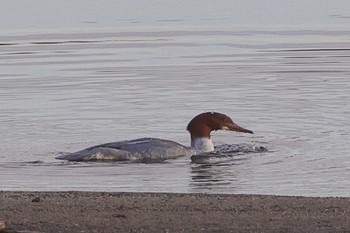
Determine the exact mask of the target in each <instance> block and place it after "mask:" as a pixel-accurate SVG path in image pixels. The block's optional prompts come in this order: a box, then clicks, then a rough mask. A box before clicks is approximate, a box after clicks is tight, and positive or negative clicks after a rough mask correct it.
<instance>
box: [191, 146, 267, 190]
mask: <svg viewBox="0 0 350 233" xmlns="http://www.w3.org/2000/svg"><path fill="white" fill-rule="evenodd" d="M264 152H267V149H266V148H265V147H256V146H252V145H246V144H244V145H227V144H225V145H221V146H220V147H216V148H215V151H214V152H209V153H204V154H198V155H193V156H192V157H191V160H192V166H191V178H192V179H191V182H190V187H192V188H193V189H194V190H193V191H198V190H199V189H200V190H201V191H203V190H206V191H210V190H212V189H214V188H215V189H216V190H220V192H222V191H223V189H232V188H234V185H232V183H234V182H235V181H237V180H238V178H237V175H238V174H239V170H240V167H241V166H240V165H242V164H244V163H247V162H248V161H249V159H250V158H251V156H252V155H254V153H255V154H256V153H264ZM230 191H231V192H232V190H230Z"/></svg>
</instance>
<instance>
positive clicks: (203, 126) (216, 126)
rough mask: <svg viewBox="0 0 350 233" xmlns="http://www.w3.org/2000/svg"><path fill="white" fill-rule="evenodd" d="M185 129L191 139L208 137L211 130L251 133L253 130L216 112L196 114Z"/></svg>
mask: <svg viewBox="0 0 350 233" xmlns="http://www.w3.org/2000/svg"><path fill="white" fill-rule="evenodd" d="M187 130H188V131H189V132H190V134H191V139H192V140H193V139H194V138H210V132H211V131H213V130H230V131H237V132H243V133H251V134H253V131H251V130H249V129H245V128H242V127H240V126H239V125H237V124H236V123H234V122H233V121H232V119H231V118H230V117H228V116H226V115H225V114H222V113H218V112H205V113H201V114H199V115H197V116H196V117H195V118H193V119H192V120H191V121H190V123H188V125H187Z"/></svg>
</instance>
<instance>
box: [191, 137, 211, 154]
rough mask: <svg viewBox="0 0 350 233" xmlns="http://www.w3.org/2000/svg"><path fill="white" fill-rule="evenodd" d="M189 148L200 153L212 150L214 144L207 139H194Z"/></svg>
mask: <svg viewBox="0 0 350 233" xmlns="http://www.w3.org/2000/svg"><path fill="white" fill-rule="evenodd" d="M191 147H192V148H193V149H195V150H196V151H197V152H200V153H203V152H210V151H213V150H214V144H213V142H212V141H211V139H209V138H195V139H193V140H192V141H191Z"/></svg>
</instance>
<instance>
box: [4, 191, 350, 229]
mask: <svg viewBox="0 0 350 233" xmlns="http://www.w3.org/2000/svg"><path fill="white" fill-rule="evenodd" d="M0 221H5V222H6V226H8V227H10V228H12V229H14V230H16V231H34V232H350V199H349V198H310V197H283V196H262V195H210V194H166V193H160V194H159V193H91V192H0ZM0 232H1V231H0Z"/></svg>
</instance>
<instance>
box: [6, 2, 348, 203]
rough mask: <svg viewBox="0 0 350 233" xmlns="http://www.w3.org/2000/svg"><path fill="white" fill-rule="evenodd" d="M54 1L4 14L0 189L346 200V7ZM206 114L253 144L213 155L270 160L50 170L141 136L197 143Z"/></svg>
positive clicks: (232, 139) (223, 135)
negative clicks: (222, 117)
mask: <svg viewBox="0 0 350 233" xmlns="http://www.w3.org/2000/svg"><path fill="white" fill-rule="evenodd" d="M49 2H50V1H25V2H22V1H21V2H20V3H19V2H16V1H5V2H4V3H3V5H2V8H1V9H0V13H1V14H0V15H1V16H0V29H1V34H0V135H1V140H0V189H1V190H31V191H42V190H48V191H57V190H86V191H116V192H129V191H132V192H141V191H145V192H206V193H249V194H282V195H304V196H347V197H349V196H350V195H349V194H350V162H349V161H350V160H349V156H350V146H349V141H350V126H349V116H350V114H349V113H350V107H349V103H350V80H349V75H350V26H349V25H350V12H349V9H350V6H349V5H350V4H349V3H348V2H347V1H337V4H334V5H332V6H329V4H326V2H323V1H305V2H304V1H301V0H299V1H296V2H294V3H293V4H291V5H288V6H285V5H283V3H280V1H271V2H270V3H266V4H270V5H266V4H265V5H262V4H261V3H260V2H259V1H255V3H256V4H255V5H254V4H252V2H254V1H252V2H250V3H243V2H240V4H238V3H236V4H235V3H232V2H231V1H223V2H221V3H220V4H219V3H218V2H216V1H215V2H206V4H202V3H201V2H200V1H196V0H192V1H188V2H187V3H186V4H180V3H175V2H166V1H147V2H139V1H137V3H136V2H134V1H125V2H124V1H115V2H114V1H106V2H104V4H100V5H97V3H94V2H90V1H74V3H71V2H70V1H62V2H60V3H54V4H53V3H49ZM306 2H307V4H306ZM17 3H18V4H17ZM78 3H79V4H78ZM249 4H252V5H249ZM305 4H306V5H308V6H307V7H306V6H305ZM308 7H312V9H313V10H312V11H311V10H308V9H309V8H308ZM78 9H79V10H78ZM262 9H263V10H262ZM194 10H195V11H194ZM193 12H195V13H193ZM203 111H218V112H222V113H225V114H227V115H229V116H231V117H232V118H233V120H234V121H235V122H236V123H238V124H239V125H241V126H243V127H245V128H249V129H251V130H253V131H254V132H255V136H254V137H252V136H250V135H246V134H239V133H232V132H220V131H218V132H214V133H213V135H212V136H213V141H214V144H217V145H219V144H240V143H247V144H253V143H254V142H255V143H256V145H258V146H264V147H267V148H268V149H269V152H266V153H246V154H237V155H235V156H233V157H229V158H223V159H221V160H220V159H219V160H218V161H216V162H215V163H211V164H194V163H191V161H190V159H189V158H181V159H177V160H173V161H168V162H164V163H153V164H142V163H116V162H114V163H69V162H65V161H59V160H55V159H54V158H55V157H56V156H58V155H59V154H60V153H62V152H73V151H77V150H80V149H83V148H85V147H88V146H92V145H96V144H100V143H106V142H111V141H118V140H125V139H133V138H138V137H158V138H164V139H169V140H174V141H177V142H179V143H182V144H185V145H189V140H190V139H189V135H188V133H187V132H186V130H185V129H186V125H187V123H188V122H189V121H190V120H191V119H192V117H193V116H195V115H197V114H198V113H201V112H203Z"/></svg>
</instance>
